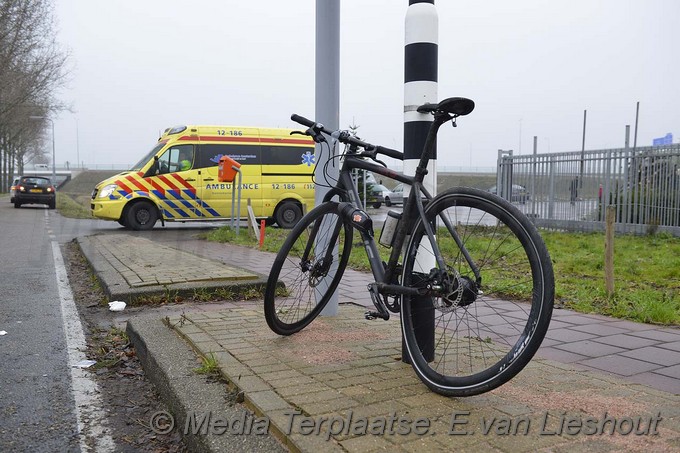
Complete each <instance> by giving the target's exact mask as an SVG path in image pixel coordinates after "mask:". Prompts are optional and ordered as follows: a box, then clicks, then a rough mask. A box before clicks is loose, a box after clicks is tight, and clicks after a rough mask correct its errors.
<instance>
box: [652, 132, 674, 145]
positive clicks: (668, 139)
mask: <svg viewBox="0 0 680 453" xmlns="http://www.w3.org/2000/svg"><path fill="white" fill-rule="evenodd" d="M672 144H673V134H671V133H670V132H669V133H667V134H666V136H665V137H659V138H655V139H654V140H652V146H663V145H672Z"/></svg>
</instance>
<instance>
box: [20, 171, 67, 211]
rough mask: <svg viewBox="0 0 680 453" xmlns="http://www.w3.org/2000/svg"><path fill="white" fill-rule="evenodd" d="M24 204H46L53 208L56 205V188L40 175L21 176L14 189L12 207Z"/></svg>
mask: <svg viewBox="0 0 680 453" xmlns="http://www.w3.org/2000/svg"><path fill="white" fill-rule="evenodd" d="M24 204H46V205H47V207H48V208H50V209H54V208H55V207H56V205H57V194H56V189H55V188H54V186H53V185H52V181H50V180H49V178H44V177H42V176H21V177H19V181H18V182H17V185H16V188H15V189H14V207H15V208H20V207H21V205H24Z"/></svg>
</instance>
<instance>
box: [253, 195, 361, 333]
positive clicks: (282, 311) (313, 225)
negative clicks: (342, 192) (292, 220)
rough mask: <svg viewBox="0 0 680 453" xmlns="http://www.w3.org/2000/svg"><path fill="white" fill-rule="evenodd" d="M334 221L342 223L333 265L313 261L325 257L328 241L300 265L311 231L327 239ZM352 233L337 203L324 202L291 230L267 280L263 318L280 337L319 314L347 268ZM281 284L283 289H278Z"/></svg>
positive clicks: (295, 330) (334, 223)
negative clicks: (315, 231)
mask: <svg viewBox="0 0 680 453" xmlns="http://www.w3.org/2000/svg"><path fill="white" fill-rule="evenodd" d="M336 222H342V226H341V227H340V228H341V231H340V233H341V234H340V235H339V237H338V240H336V241H335V245H337V247H338V253H337V254H334V255H333V262H332V263H323V262H322V261H321V260H317V259H316V257H317V256H318V257H323V256H325V252H326V250H327V249H328V245H329V244H328V243H327V242H328V240H327V241H326V244H325V246H324V247H323V249H322V250H320V251H318V252H320V253H312V255H313V256H312V257H311V259H310V260H309V262H303V261H302V260H301V255H302V254H303V252H304V250H305V247H306V245H307V244H308V243H309V241H310V240H312V239H311V238H310V235H311V233H312V231H314V229H317V231H318V233H317V234H316V236H317V238H318V239H321V240H322V241H323V240H324V239H328V238H329V237H330V235H331V233H332V231H333V227H334V226H335V225H336ZM352 232H353V229H352V226H351V225H350V224H349V223H347V222H344V221H343V219H342V217H340V215H339V214H338V204H337V203H335V202H327V203H323V204H321V205H320V206H318V207H316V208H314V209H313V210H311V211H310V212H309V213H308V214H307V215H305V216H304V217H303V218H302V219H300V221H299V222H298V223H297V224H296V225H295V226H294V227H293V229H292V230H291V232H290V233H289V234H288V237H287V238H286V240H285V241H284V243H283V246H282V247H281V249H280V250H279V252H278V254H277V255H276V259H275V260H274V264H273V265H272V269H271V272H270V273H269V279H268V280H267V287H266V289H265V295H264V316H265V319H266V320H267V324H268V325H269V328H270V329H272V330H273V331H274V332H276V333H277V334H279V335H291V334H294V333H296V332H299V331H300V330H302V329H303V328H305V327H306V326H307V325H308V324H309V323H310V322H312V321H313V320H314V318H316V317H317V316H318V315H319V313H321V311H322V310H323V308H324V307H325V306H326V304H328V301H329V300H330V298H331V296H332V294H333V292H334V291H335V289H336V288H337V286H338V284H339V283H340V279H341V278H342V275H343V273H344V271H345V268H346V267H347V262H348V261H349V255H350V252H351V249H352ZM316 243H319V241H317V242H316ZM312 249H314V247H312ZM336 264H337V266H335V265H336ZM303 267H304V268H306V269H303ZM324 267H325V269H324ZM328 279H330V282H329V281H328ZM324 282H325V283H324ZM281 284H283V286H284V287H285V289H283V290H282V289H280V288H281ZM282 291H283V292H284V294H282ZM317 301H318V302H317Z"/></svg>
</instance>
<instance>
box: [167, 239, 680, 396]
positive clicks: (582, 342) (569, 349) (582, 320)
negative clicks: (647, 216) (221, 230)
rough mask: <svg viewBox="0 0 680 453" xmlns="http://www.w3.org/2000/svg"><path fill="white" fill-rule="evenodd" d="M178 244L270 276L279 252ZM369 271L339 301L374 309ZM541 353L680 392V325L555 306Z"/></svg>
mask: <svg viewBox="0 0 680 453" xmlns="http://www.w3.org/2000/svg"><path fill="white" fill-rule="evenodd" d="M172 244H173V245H174V246H175V247H180V248H181V249H182V250H184V251H187V252H191V253H194V254H197V255H200V256H203V257H205V258H210V259H212V260H218V261H221V262H224V263H226V264H229V265H234V266H240V267H243V268H245V269H249V270H251V271H253V272H256V273H259V274H263V275H267V274H268V273H269V270H270V269H271V265H272V262H273V260H274V254H272V253H265V252H260V251H258V250H255V249H248V248H245V247H239V246H234V245H231V244H219V246H216V245H215V244H214V243H206V242H205V241H202V240H189V241H181V242H173V243H172ZM371 277H372V276H371V275H370V274H369V273H365V272H357V271H353V270H350V269H348V270H346V271H345V275H344V277H343V279H342V281H341V282H340V288H339V300H340V301H341V302H342V303H349V302H351V303H355V304H358V305H362V306H365V307H371V309H372V307H373V305H372V302H371V299H370V296H369V295H368V292H367V291H366V290H365V288H366V285H367V284H368V283H370V282H371V280H370V279H371ZM538 354H539V355H540V356H541V357H544V358H548V359H552V360H555V361H557V362H561V363H569V364H572V365H574V366H575V367H580V368H582V369H584V370H594V371H599V372H603V373H608V374H610V375H612V376H616V377H619V378H622V379H625V380H627V381H629V382H635V383H640V384H645V385H648V386H650V387H653V388H656V389H658V390H663V391H666V392H670V393H674V394H680V328H678V327H661V326H655V325H651V324H642V323H636V322H632V321H625V320H620V319H616V318H608V317H606V316H600V315H584V314H581V313H578V312H575V311H572V310H567V309H555V310H554V311H553V317H552V321H551V322H550V329H549V330H548V334H547V336H546V338H545V339H544V340H543V343H542V344H541V348H540V349H539V352H538Z"/></svg>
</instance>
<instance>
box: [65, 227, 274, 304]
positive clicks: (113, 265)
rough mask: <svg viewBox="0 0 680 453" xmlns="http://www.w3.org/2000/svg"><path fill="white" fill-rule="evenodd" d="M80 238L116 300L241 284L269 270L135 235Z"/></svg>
mask: <svg viewBox="0 0 680 453" xmlns="http://www.w3.org/2000/svg"><path fill="white" fill-rule="evenodd" d="M77 240H78V244H79V246H80V248H81V250H82V251H83V254H84V255H85V256H86V257H87V260H88V261H89V263H90V265H91V266H92V268H93V269H94V272H95V274H96V275H97V276H98V277H99V280H100V282H101V284H102V288H103V289H104V292H105V293H106V295H107V296H108V298H109V299H110V300H112V301H113V300H121V301H124V302H128V303H129V302H133V303H134V301H135V299H136V298H139V297H145V298H149V297H154V296H165V297H168V296H171V295H172V294H177V295H184V296H186V295H189V296H192V295H195V294H196V293H197V292H207V291H210V292H216V293H218V294H219V293H220V290H224V291H225V292H224V293H223V294H227V292H228V291H235V290H241V289H243V288H247V287H249V286H261V285H264V284H265V283H266V278H265V277H264V276H263V275H260V274H257V273H255V272H253V271H250V270H245V269H243V268H239V267H236V266H231V265H228V264H225V263H221V262H219V261H215V260H212V259H207V258H204V257H201V256H199V255H197V254H195V253H188V252H184V251H182V250H179V249H177V248H175V247H170V246H166V245H162V244H158V243H157V242H152V241H150V240H149V239H145V238H141V237H138V236H133V235H127V234H126V235H120V234H115V235H112V234H110V235H94V236H86V237H80V238H78V239H77Z"/></svg>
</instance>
